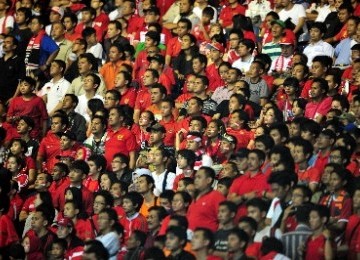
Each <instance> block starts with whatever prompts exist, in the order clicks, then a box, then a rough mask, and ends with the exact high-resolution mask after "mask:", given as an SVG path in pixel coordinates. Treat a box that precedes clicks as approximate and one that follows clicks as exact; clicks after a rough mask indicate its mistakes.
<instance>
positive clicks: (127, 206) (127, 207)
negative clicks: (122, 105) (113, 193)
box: [122, 198, 136, 213]
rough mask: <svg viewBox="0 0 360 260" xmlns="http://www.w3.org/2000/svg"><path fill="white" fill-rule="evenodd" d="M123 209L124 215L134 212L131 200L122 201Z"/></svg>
mask: <svg viewBox="0 0 360 260" xmlns="http://www.w3.org/2000/svg"><path fill="white" fill-rule="evenodd" d="M122 206H123V209H124V211H125V212H126V213H132V212H134V211H135V209H136V208H135V206H136V205H133V203H132V202H131V200H129V199H127V198H124V199H123V204H122Z"/></svg>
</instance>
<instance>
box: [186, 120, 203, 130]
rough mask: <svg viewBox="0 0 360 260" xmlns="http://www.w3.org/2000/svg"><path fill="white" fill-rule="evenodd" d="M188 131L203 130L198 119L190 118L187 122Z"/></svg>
mask: <svg viewBox="0 0 360 260" xmlns="http://www.w3.org/2000/svg"><path fill="white" fill-rule="evenodd" d="M189 131H190V132H203V125H202V123H201V122H200V121H198V120H191V121H190V124H189Z"/></svg>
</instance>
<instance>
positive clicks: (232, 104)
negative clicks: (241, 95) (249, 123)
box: [229, 97, 240, 113]
mask: <svg viewBox="0 0 360 260" xmlns="http://www.w3.org/2000/svg"><path fill="white" fill-rule="evenodd" d="M237 109H240V104H239V101H238V99H237V98H236V97H231V98H230V100H229V112H230V113H232V112H234V111H235V110H237Z"/></svg>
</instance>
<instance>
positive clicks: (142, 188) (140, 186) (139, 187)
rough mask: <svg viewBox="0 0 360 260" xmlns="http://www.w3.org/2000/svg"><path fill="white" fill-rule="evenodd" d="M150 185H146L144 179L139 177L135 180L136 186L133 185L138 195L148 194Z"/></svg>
mask: <svg viewBox="0 0 360 260" xmlns="http://www.w3.org/2000/svg"><path fill="white" fill-rule="evenodd" d="M150 187H151V186H150V185H149V184H148V183H147V181H146V178H145V177H142V176H140V177H139V178H138V179H137V182H136V185H135V189H136V191H137V192H139V193H140V194H144V193H146V192H148V191H149V190H150Z"/></svg>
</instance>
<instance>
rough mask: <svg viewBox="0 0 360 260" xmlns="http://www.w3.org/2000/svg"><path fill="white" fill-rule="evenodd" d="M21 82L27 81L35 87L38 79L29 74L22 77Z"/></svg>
mask: <svg viewBox="0 0 360 260" xmlns="http://www.w3.org/2000/svg"><path fill="white" fill-rule="evenodd" d="M21 82H26V83H28V84H29V85H30V87H31V88H35V87H36V80H35V79H33V78H32V77H29V76H25V77H23V78H22V79H21Z"/></svg>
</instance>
